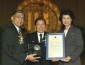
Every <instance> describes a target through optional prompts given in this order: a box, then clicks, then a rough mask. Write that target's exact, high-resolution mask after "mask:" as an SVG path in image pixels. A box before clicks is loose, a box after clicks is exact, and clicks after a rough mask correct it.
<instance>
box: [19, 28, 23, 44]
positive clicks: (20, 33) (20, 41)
mask: <svg viewBox="0 0 85 65" xmlns="http://www.w3.org/2000/svg"><path fill="white" fill-rule="evenodd" d="M19 35H20V36H19V43H20V44H23V43H24V41H23V39H24V37H23V35H22V32H21V29H19Z"/></svg>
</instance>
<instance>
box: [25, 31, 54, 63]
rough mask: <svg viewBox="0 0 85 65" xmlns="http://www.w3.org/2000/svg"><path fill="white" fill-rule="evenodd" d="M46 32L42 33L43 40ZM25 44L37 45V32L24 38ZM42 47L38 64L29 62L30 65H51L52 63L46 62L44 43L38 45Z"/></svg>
mask: <svg viewBox="0 0 85 65" xmlns="http://www.w3.org/2000/svg"><path fill="white" fill-rule="evenodd" d="M46 33H47V32H44V37H43V40H44V39H45V35H46ZM26 43H27V44H28V43H39V42H38V35H37V32H34V33H30V34H28V35H27V36H26ZM39 44H41V45H42V57H41V61H40V62H38V63H34V62H29V64H30V65H53V63H52V61H48V60H46V47H45V44H44V42H42V43H39Z"/></svg>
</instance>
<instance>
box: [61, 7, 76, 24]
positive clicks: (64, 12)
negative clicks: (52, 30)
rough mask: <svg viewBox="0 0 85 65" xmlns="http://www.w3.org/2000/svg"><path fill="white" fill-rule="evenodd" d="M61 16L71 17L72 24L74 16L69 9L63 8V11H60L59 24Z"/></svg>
mask: <svg viewBox="0 0 85 65" xmlns="http://www.w3.org/2000/svg"><path fill="white" fill-rule="evenodd" d="M63 15H69V16H70V17H71V19H72V22H73V21H74V19H75V15H74V13H73V12H72V11H71V10H70V9H66V8H64V9H62V10H61V12H60V17H59V20H60V22H62V16H63Z"/></svg>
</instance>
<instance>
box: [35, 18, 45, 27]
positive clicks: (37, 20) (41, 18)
mask: <svg viewBox="0 0 85 65" xmlns="http://www.w3.org/2000/svg"><path fill="white" fill-rule="evenodd" d="M38 20H43V21H44V23H45V25H46V20H45V19H44V18H43V17H38V18H37V19H36V20H35V22H34V25H36V23H37V21H38Z"/></svg>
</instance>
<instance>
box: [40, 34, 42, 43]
mask: <svg viewBox="0 0 85 65" xmlns="http://www.w3.org/2000/svg"><path fill="white" fill-rule="evenodd" d="M40 43H42V34H40Z"/></svg>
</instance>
